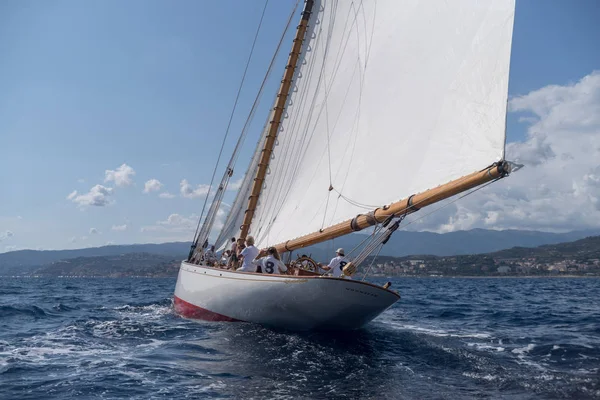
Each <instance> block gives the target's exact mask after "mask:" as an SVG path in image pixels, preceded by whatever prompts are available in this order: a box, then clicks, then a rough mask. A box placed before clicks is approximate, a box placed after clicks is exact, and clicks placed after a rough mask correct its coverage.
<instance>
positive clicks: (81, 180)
mask: <svg viewBox="0 0 600 400" xmlns="http://www.w3.org/2000/svg"><path fill="white" fill-rule="evenodd" d="M77 182H79V183H85V179H83V178H79V179H77Z"/></svg>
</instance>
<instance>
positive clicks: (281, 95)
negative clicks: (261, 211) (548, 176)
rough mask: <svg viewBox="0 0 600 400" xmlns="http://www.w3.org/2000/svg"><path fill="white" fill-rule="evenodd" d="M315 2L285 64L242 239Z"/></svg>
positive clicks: (308, 1) (310, 1) (304, 17)
mask: <svg viewBox="0 0 600 400" xmlns="http://www.w3.org/2000/svg"><path fill="white" fill-rule="evenodd" d="M313 3H314V0H306V3H305V4H304V10H303V11H302V19H301V20H300V25H298V28H297V30H296V36H295V37H294V44H293V46H292V51H291V53H290V55H289V58H288V62H287V64H286V66H285V72H284V74H283V79H282V80H281V86H279V92H278V93H277V101H276V102H275V107H274V108H273V119H272V120H271V121H270V122H269V124H270V126H269V131H268V133H267V136H266V141H265V145H264V147H263V150H262V154H261V157H260V161H259V163H258V171H257V172H256V178H254V182H253V183H252V191H251V192H250V197H249V198H248V208H247V209H246V213H245V215H244V222H243V223H242V226H241V227H240V229H241V231H240V236H239V237H240V239H246V236H247V235H248V231H249V230H250V224H251V223H252V218H253V217H254V212H255V211H256V205H257V204H258V197H259V196H260V192H261V191H262V187H263V182H264V181H265V175H266V173H267V168H268V167H269V163H270V161H271V154H272V153H273V147H274V145H275V139H277V133H278V132H279V126H280V125H281V119H282V117H283V112H284V110H285V105H286V103H287V99H288V95H289V92H290V88H291V86H292V78H293V77H294V72H295V70H296V64H297V63H298V58H299V56H300V51H301V50H302V43H303V42H304V36H305V34H306V28H307V27H308V20H309V19H310V14H311V12H312V7H313Z"/></svg>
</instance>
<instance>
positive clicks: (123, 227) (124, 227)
mask: <svg viewBox="0 0 600 400" xmlns="http://www.w3.org/2000/svg"><path fill="white" fill-rule="evenodd" d="M110 229H112V230H113V231H125V230H127V224H123V225H113V226H112V228H110Z"/></svg>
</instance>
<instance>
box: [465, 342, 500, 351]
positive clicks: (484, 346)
mask: <svg viewBox="0 0 600 400" xmlns="http://www.w3.org/2000/svg"><path fill="white" fill-rule="evenodd" d="M467 346H469V347H474V348H475V349H476V350H484V351H487V350H493V351H498V352H501V351H504V350H505V348H504V347H501V346H492V345H489V344H485V343H467Z"/></svg>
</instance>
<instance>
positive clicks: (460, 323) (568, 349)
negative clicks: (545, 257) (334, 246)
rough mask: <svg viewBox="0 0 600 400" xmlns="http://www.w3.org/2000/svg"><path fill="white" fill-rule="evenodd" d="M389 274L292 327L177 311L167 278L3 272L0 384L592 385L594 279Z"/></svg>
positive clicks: (392, 394)
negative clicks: (359, 323) (354, 324)
mask: <svg viewBox="0 0 600 400" xmlns="http://www.w3.org/2000/svg"><path fill="white" fill-rule="evenodd" d="M392 282H393V286H392V288H395V289H396V290H399V291H400V293H401V295H402V299H401V300H400V301H399V302H398V303H397V304H396V305H394V307H392V308H391V309H389V310H388V311H386V312H385V313H383V314H382V315H381V316H380V317H379V318H377V319H376V320H375V321H373V322H372V323H370V324H369V325H368V326H367V327H366V328H364V329H361V330H359V331H354V332H317V333H295V332H285V331H277V330H271V329H267V328H263V327H261V326H258V325H254V324H249V323H208V322H199V321H192V320H186V319H183V318H180V317H178V316H177V315H175V314H174V313H173V311H172V306H171V304H172V303H171V302H172V300H171V299H172V294H173V289H174V286H175V279H143V278H128V279H83V278H63V279H58V278H57V279H34V278H2V280H1V281H0V398H1V399H68V398H105V399H111V398H128V399H129V398H131V399H154V398H156V399H160V398H165V399H185V398H208V399H217V398H219V399H220V398H231V399H238V398H243V399H261V398H274V399H292V398H311V399H318V398H331V399H335V398H349V399H358V398H361V399H364V398H372V399H396V398H400V399H401V398H406V399H423V398H436V399H471V398H506V399H522V398H524V399H548V398H575V399H593V398H600V372H599V368H600V279H594V278H590V279H570V278H538V279H516V278H515V279H511V278H506V279H485V278H482V279H451V278H430V279H418V278H404V279H395V280H393V281H392ZM317 306H322V307H326V306H327V304H322V305H314V304H310V303H308V302H307V303H306V307H307V308H310V307H317Z"/></svg>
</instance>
